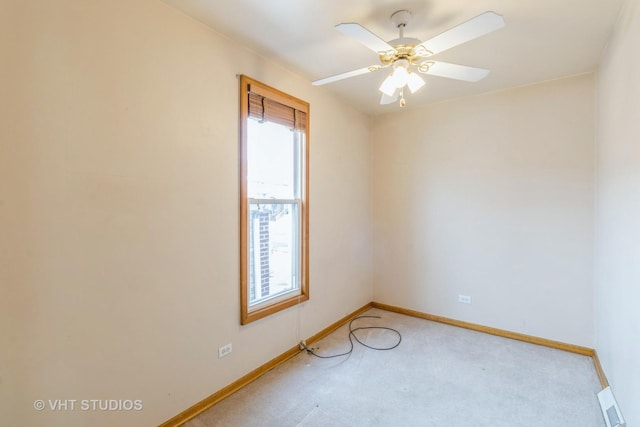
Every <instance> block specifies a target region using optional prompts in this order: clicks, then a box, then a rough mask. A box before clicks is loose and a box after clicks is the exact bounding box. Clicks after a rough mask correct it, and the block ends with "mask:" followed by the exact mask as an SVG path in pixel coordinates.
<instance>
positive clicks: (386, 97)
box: [380, 89, 400, 105]
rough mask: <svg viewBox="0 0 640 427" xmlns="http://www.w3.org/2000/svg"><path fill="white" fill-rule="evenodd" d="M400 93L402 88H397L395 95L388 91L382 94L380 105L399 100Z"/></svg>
mask: <svg viewBox="0 0 640 427" xmlns="http://www.w3.org/2000/svg"><path fill="white" fill-rule="evenodd" d="M399 95H400V89H396V91H395V92H394V93H393V95H391V96H389V95H387V94H386V93H383V94H382V98H380V105H386V104H391V103H393V102H396V101H397V100H398V96H399Z"/></svg>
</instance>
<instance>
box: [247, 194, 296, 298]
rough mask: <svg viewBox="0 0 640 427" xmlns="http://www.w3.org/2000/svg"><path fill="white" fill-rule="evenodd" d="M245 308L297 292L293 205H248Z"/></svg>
mask: <svg viewBox="0 0 640 427" xmlns="http://www.w3.org/2000/svg"><path fill="white" fill-rule="evenodd" d="M248 224H249V305H250V306H254V305H256V304H259V303H260V302H262V301H264V300H266V299H271V298H274V297H277V296H279V295H283V294H288V293H290V292H294V291H298V290H299V279H298V277H299V269H300V263H299V259H300V257H299V247H298V242H299V239H298V235H299V231H298V230H299V223H298V204H297V203H277V202H274V203H255V202H252V203H250V205H249V220H248Z"/></svg>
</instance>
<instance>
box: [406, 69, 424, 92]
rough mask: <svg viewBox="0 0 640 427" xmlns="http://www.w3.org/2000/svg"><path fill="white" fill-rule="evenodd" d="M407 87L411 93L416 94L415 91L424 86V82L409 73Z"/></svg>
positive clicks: (417, 76)
mask: <svg viewBox="0 0 640 427" xmlns="http://www.w3.org/2000/svg"><path fill="white" fill-rule="evenodd" d="M407 86H408V87H409V90H410V91H411V93H416V91H417V90H419V89H420V88H421V87H422V86H424V80H423V79H422V77H420V76H419V75H417V74H416V73H409V78H408V80H407Z"/></svg>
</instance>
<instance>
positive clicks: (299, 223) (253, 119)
mask: <svg viewBox="0 0 640 427" xmlns="http://www.w3.org/2000/svg"><path fill="white" fill-rule="evenodd" d="M308 130H309V104H308V103H306V102H304V101H301V100H299V99H297V98H294V97H292V96H289V95H287V94H285V93H283V92H280V91H279V90H277V89H274V88H271V87H269V86H266V85H264V84H262V83H260V82H257V81H255V80H253V79H251V78H249V77H247V76H240V265H241V271H240V295H241V298H242V300H241V323H242V324H243V325H244V324H247V323H249V322H252V321H254V320H258V319H261V318H263V317H265V316H268V315H270V314H272V313H275V312H277V311H280V310H283V309H285V308H287V307H291V306H293V305H295V304H298V303H300V302H302V301H306V300H308V299H309V268H308V264H309V238H308V236H309V221H308V218H309V206H308V203H309V202H308V195H309V184H308V177H309V167H308V161H309V135H308Z"/></svg>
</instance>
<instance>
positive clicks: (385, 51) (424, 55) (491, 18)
mask: <svg viewBox="0 0 640 427" xmlns="http://www.w3.org/2000/svg"><path fill="white" fill-rule="evenodd" d="M410 19H411V12H409V11H408V10H399V11H397V12H395V13H394V14H393V15H391V22H393V23H394V24H395V26H396V27H397V28H398V31H399V33H400V34H399V37H398V38H397V39H394V40H390V41H389V42H386V41H384V40H382V39H381V38H380V37H378V36H377V35H375V34H374V33H372V32H371V31H369V30H367V29H366V28H365V27H363V26H362V25H360V24H356V23H353V22H349V23H344V24H338V25H336V26H335V28H336V29H337V30H338V31H340V32H341V33H342V34H344V35H347V36H349V37H352V38H354V39H355V40H357V41H358V42H360V43H361V44H363V45H364V46H366V47H368V48H369V49H371V50H373V51H374V52H376V53H377V54H378V58H379V60H380V64H375V65H371V66H369V67H365V68H360V69H358V70H353V71H348V72H346V73H341V74H336V75H334V76H330V77H326V78H323V79H320V80H316V81H314V82H312V84H313V85H316V86H319V85H324V84H327V83H332V82H335V81H338V80H342V79H346V78H349V77H355V76H359V75H361V74H366V73H370V72H374V71H378V70H380V69H383V68H387V67H392V68H393V71H392V73H391V74H390V75H389V76H388V77H387V78H386V79H385V80H384V81H383V82H382V85H381V86H380V88H379V89H380V91H381V92H382V98H381V99H380V104H390V103H392V102H395V101H397V100H398V99H399V100H400V106H401V107H404V106H405V104H406V101H405V99H404V88H405V87H408V88H409V91H410V92H411V93H414V92H416V91H417V90H418V89H420V88H421V87H422V86H424V80H423V79H422V77H420V75H418V74H416V72H415V71H414V68H415V70H417V71H418V72H420V73H422V74H430V75H434V76H439V77H447V78H450V79H456V80H463V81H467V82H477V81H478V80H481V79H483V78H484V77H486V76H487V74H489V70H485V69H482V68H475V67H468V66H465V65H458V64H450V63H447V62H441V61H434V60H432V59H430V57H431V56H433V55H436V54H438V53H440V52H444V51H445V50H447V49H450V48H452V47H455V46H458V45H460V44H462V43H466V42H468V41H471V40H474V39H476V38H478V37H481V36H483V35H485V34H488V33H491V32H493V31H495V30H498V29H500V28H502V27H504V19H503V18H502V16H501V15H498V14H497V13H495V12H484V13H482V14H480V15H478V16H476V17H475V18H471V19H470V20H468V21H466V22H463V23H462V24H459V25H457V26H455V27H453V28H451V29H450V30H447V31H445V32H444V33H441V34H439V35H437V36H435V37H433V38H431V39H429V40H427V41H424V42H422V41H420V40H418V39H415V38H411V37H405V36H404V29H405V27H406V26H407V24H408V22H409V20H410Z"/></svg>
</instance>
